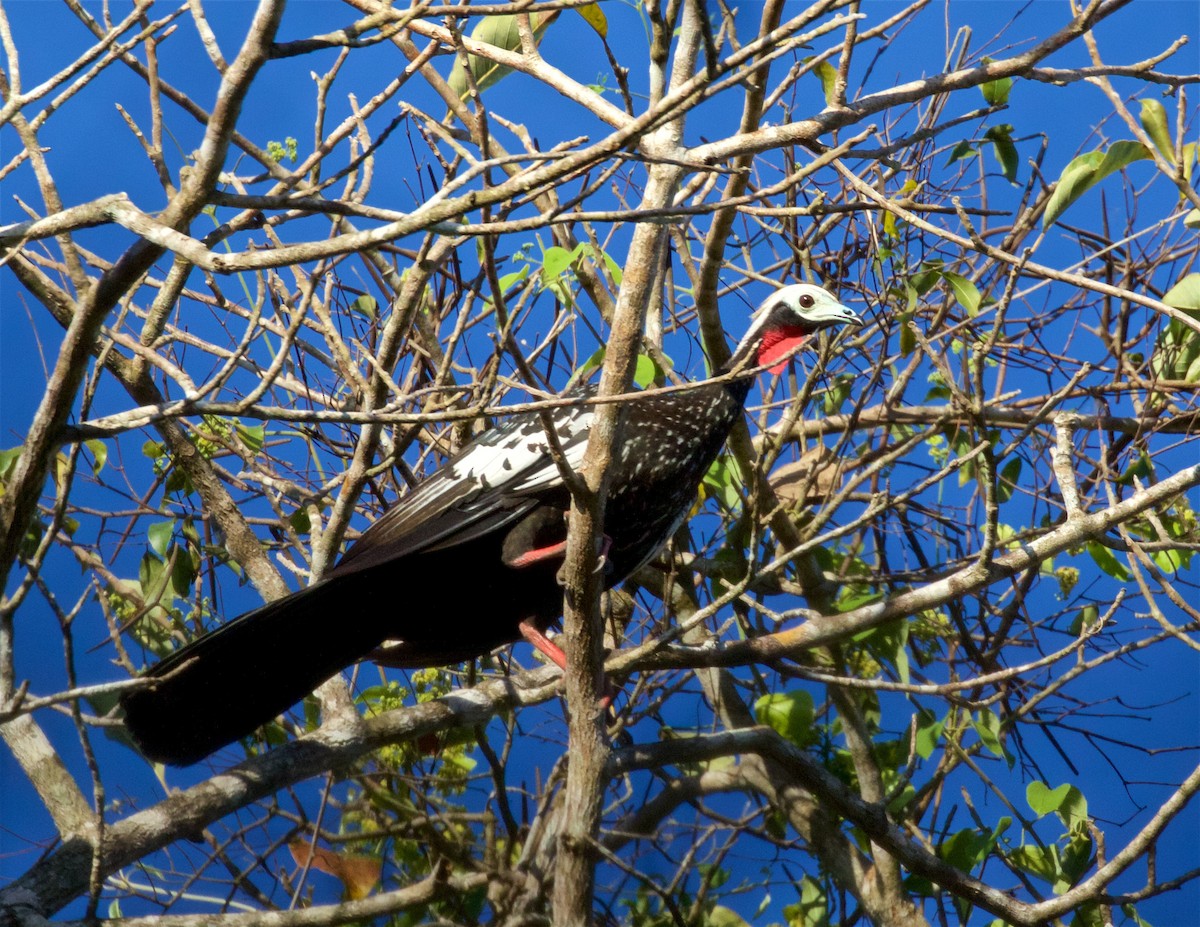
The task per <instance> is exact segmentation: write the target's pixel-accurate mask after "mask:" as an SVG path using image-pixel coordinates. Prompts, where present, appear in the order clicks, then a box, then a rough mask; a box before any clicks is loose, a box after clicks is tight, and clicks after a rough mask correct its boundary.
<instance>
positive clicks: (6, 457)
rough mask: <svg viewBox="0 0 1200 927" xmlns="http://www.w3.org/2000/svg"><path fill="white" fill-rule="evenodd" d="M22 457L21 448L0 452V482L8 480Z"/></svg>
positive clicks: (11, 448)
mask: <svg viewBox="0 0 1200 927" xmlns="http://www.w3.org/2000/svg"><path fill="white" fill-rule="evenodd" d="M20 457H21V447H20V446H19V445H18V446H17V447H10V448H8V449H6V450H3V451H0V480H7V479H8V478H9V476H10V475H11V473H12V471H13V467H15V466H16V465H17V461H18V460H19V459H20Z"/></svg>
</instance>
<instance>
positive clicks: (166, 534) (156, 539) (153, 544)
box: [146, 519, 175, 558]
mask: <svg viewBox="0 0 1200 927" xmlns="http://www.w3.org/2000/svg"><path fill="white" fill-rule="evenodd" d="M146 534H147V536H148V537H149V538H150V549H151V550H153V551H154V552H155V553H156V554H158V555H159V556H160V557H163V558H165V557H166V556H167V548H168V547H169V546H170V544H171V538H172V537H173V536H174V534H175V519H171V520H170V521H159V522H155V523H154V524H152V525H151V526H150V527H149V528H147V529H146Z"/></svg>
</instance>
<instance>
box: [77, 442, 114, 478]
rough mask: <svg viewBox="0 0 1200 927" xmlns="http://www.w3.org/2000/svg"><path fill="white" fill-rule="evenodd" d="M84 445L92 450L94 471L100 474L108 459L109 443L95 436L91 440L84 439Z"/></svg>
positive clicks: (97, 474)
mask: <svg viewBox="0 0 1200 927" xmlns="http://www.w3.org/2000/svg"><path fill="white" fill-rule="evenodd" d="M83 446H84V447H86V448H87V449H88V450H89V451H91V452H92V472H93V473H94V474H96V476H99V475H100V471H101V470H103V469H104V464H105V462H106V461H107V460H108V445H107V444H105V443H104V442H103V441H101V440H100V439H98V438H93V439H92V440H90V441H84V442H83Z"/></svg>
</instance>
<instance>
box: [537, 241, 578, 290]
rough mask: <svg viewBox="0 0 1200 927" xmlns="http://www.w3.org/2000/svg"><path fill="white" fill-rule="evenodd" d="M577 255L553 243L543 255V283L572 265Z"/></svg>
mask: <svg viewBox="0 0 1200 927" xmlns="http://www.w3.org/2000/svg"><path fill="white" fill-rule="evenodd" d="M575 257H576V256H575V255H574V254H572V253H571V252H570V251H568V250H567V249H566V248H560V247H558V245H551V246H550V247H549V248H547V249H546V251H545V253H544V254H543V255H542V283H543V285H545V284H546V283H548V282H549V281H550V280H551V279H552V278H554V277H557V276H558V275H559V274H561V273H562V272H563V271H565V270H566V269H567V268H569V267H570V266H571V262H572V261H573V260H575Z"/></svg>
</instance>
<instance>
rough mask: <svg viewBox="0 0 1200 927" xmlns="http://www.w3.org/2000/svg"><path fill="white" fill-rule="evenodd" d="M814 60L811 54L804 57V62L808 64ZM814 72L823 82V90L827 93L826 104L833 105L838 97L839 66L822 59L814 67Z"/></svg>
mask: <svg viewBox="0 0 1200 927" xmlns="http://www.w3.org/2000/svg"><path fill="white" fill-rule="evenodd" d="M812 60H813V56H812V55H809V56H808V57H807V58H805V59H804V63H805V64H807V63H808V62H810V61H812ZM813 74H815V75H816V76H817V79H818V80H819V81H820V82H821V90H822V92H823V93H824V94H825V105H826V106H833V104H834V101H835V100H836V99H837V97H836V96H835V94H836V92H837V68H835V67H834V66H833V65H832V64H830V63H829V62H828V61H822V62H821V63H820V64H818V65H817V66H816V67H815V68H813Z"/></svg>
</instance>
